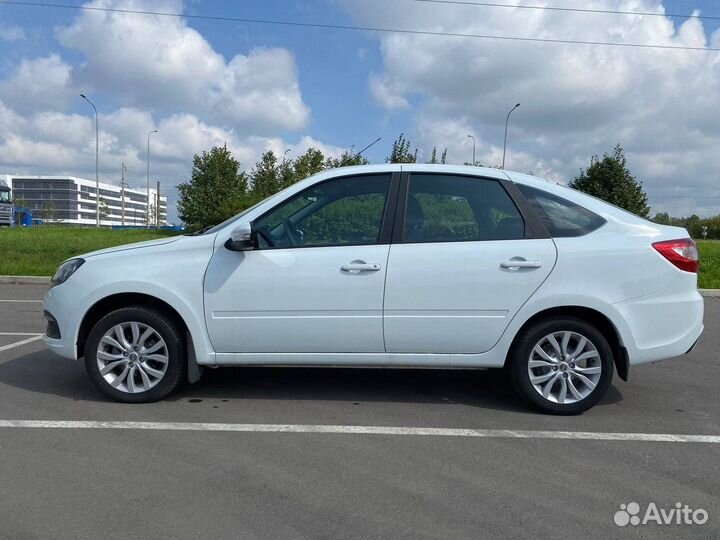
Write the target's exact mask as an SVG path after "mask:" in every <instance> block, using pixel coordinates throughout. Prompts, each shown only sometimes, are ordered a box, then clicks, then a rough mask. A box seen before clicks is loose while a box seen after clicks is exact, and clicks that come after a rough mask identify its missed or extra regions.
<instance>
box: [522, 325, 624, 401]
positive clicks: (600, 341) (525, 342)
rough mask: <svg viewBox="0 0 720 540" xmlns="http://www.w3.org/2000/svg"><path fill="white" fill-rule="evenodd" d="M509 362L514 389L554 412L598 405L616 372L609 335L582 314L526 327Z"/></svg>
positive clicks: (528, 399)
mask: <svg viewBox="0 0 720 540" xmlns="http://www.w3.org/2000/svg"><path fill="white" fill-rule="evenodd" d="M509 361H510V362H511V364H510V374H511V379H512V382H513V385H514V387H515V389H516V390H517V391H518V392H519V393H520V395H521V396H522V397H523V398H525V400H526V401H527V402H528V403H530V404H531V405H532V406H533V407H535V408H537V409H539V410H541V411H543V412H547V413H552V414H579V413H582V412H584V411H586V410H588V409H589V408H591V407H592V406H593V405H595V404H596V403H597V402H598V401H600V399H602V397H603V395H605V392H606V391H607V389H608V387H609V386H610V383H611V382H612V377H613V354H612V349H611V348H610V345H609V344H608V342H607V339H605V336H603V334H602V333H601V332H600V331H598V330H597V329H596V328H595V327H594V326H592V325H591V324H589V323H587V322H585V321H584V320H582V319H576V318H572V317H558V318H552V319H546V320H544V321H541V322H539V323H537V324H535V325H533V326H532V327H530V328H529V329H527V331H525V333H524V335H522V336H521V337H520V338H519V340H518V341H517V342H516V343H515V345H514V346H513V349H512V351H511V353H510V357H509Z"/></svg>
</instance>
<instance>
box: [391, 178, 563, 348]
mask: <svg viewBox="0 0 720 540" xmlns="http://www.w3.org/2000/svg"><path fill="white" fill-rule="evenodd" d="M508 190H511V191H512V192H513V193H517V190H515V189H514V188H513V186H512V184H510V183H501V182H500V181H499V180H497V179H490V178H478V177H474V176H463V175H453V174H427V173H412V174H409V175H408V174H404V175H403V182H402V186H401V191H400V193H401V195H400V203H399V205H398V206H399V207H398V216H397V218H396V222H395V227H394V231H393V244H392V245H391V247H390V254H389V258H388V270H387V278H386V285H385V301H384V333H385V346H386V350H387V352H391V353H457V354H461V353H467V354H470V353H482V352H485V351H488V350H489V349H491V348H492V347H493V346H494V345H495V343H496V342H497V341H498V340H499V339H500V336H501V334H502V333H503V331H504V330H505V328H506V327H507V325H508V323H509V322H510V320H511V319H512V317H513V316H514V315H515V313H516V312H517V311H518V309H520V307H521V306H522V305H523V303H525V302H526V301H527V299H528V298H529V297H530V296H531V295H532V294H533V293H534V292H535V291H536V290H537V288H538V287H539V286H540V285H541V284H542V282H543V281H544V280H545V279H546V278H547V276H548V275H549V274H550V272H551V271H552V268H553V266H554V264H555V259H556V249H555V244H554V243H553V241H552V240H551V239H550V238H548V237H547V233H546V232H544V229H543V228H542V226H538V223H537V220H536V218H534V217H533V216H532V215H528V213H527V212H525V211H523V212H521V211H520V210H519V209H518V207H517V205H516V204H515V202H514V201H513V198H512V197H511V196H510V194H509V192H508ZM525 206H526V205H523V208H524V207H525Z"/></svg>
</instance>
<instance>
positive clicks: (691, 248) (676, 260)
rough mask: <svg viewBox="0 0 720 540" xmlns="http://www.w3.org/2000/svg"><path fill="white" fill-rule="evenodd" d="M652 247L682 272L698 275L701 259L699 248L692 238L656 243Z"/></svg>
mask: <svg viewBox="0 0 720 540" xmlns="http://www.w3.org/2000/svg"><path fill="white" fill-rule="evenodd" d="M652 246H653V247H654V248H655V249H656V250H657V251H658V253H660V255H662V256H663V257H665V258H666V259H667V260H668V261H670V262H671V263H673V264H674V265H675V266H677V267H678V268H679V269H680V270H685V271H686V272H693V273H697V271H698V264H699V262H700V258H699V257H698V250H697V246H696V245H695V242H693V241H692V240H691V239H690V238H683V239H681V240H664V241H662V242H655V243H654V244H653V245H652Z"/></svg>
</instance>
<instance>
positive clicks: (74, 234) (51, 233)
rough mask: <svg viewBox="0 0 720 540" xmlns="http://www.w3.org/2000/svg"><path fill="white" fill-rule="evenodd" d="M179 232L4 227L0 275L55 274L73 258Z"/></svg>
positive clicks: (2, 229)
mask: <svg viewBox="0 0 720 540" xmlns="http://www.w3.org/2000/svg"><path fill="white" fill-rule="evenodd" d="M175 234H177V232H175V231H156V230H152V229H151V230H147V229H125V230H119V229H81V228H73V227H55V226H40V227H27V228H26V227H13V228H6V227H3V228H0V276H52V275H53V274H54V273H55V270H57V267H58V265H59V264H60V263H61V262H62V261H64V260H65V259H68V258H70V257H74V256H75V255H80V254H82V253H88V252H89V251H95V250H97V249H104V248H108V247H113V246H119V245H122V244H130V243H133V242H142V241H143V240H153V239H155V238H162V237H166V236H173V235H175Z"/></svg>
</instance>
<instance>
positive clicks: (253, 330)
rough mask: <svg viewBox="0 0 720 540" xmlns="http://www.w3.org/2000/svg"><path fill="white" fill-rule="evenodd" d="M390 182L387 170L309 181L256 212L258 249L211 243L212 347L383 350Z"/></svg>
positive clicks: (208, 306)
mask: <svg viewBox="0 0 720 540" xmlns="http://www.w3.org/2000/svg"><path fill="white" fill-rule="evenodd" d="M390 185H391V175H390V174H373V175H367V174H366V175H360V176H349V177H343V178H335V179H332V180H329V181H327V182H323V183H320V184H317V185H315V186H313V187H311V188H309V189H307V190H305V191H303V192H301V193H299V194H297V195H294V196H292V197H290V198H289V199H287V200H286V201H283V202H282V203H280V204H278V205H277V206H276V207H275V208H273V209H272V210H270V211H269V212H267V213H266V214H265V215H263V216H261V217H260V218H258V219H257V220H255V222H254V224H253V227H254V230H255V231H257V235H258V243H259V249H256V250H252V251H242V252H235V251H230V250H227V249H225V248H220V249H218V250H217V251H216V252H215V254H214V256H213V258H212V260H211V261H210V265H209V267H208V270H207V274H206V278H205V317H206V321H207V326H208V331H209V334H210V339H211V341H212V344H213V346H214V348H215V350H216V352H218V353H358V352H359V353H381V352H384V344H383V328H382V307H383V294H384V286H385V272H386V269H387V257H388V251H389V233H390V230H389V227H388V226H387V223H386V222H388V221H390V219H391V217H392V212H393V211H394V208H389V207H390V206H392V205H388V204H387V203H388V194H389V192H390ZM393 187H395V183H394V182H393ZM393 199H394V198H393ZM386 207H387V208H386Z"/></svg>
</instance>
